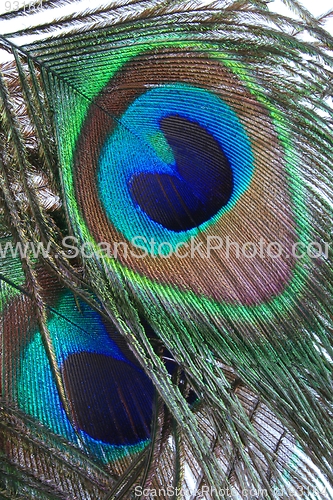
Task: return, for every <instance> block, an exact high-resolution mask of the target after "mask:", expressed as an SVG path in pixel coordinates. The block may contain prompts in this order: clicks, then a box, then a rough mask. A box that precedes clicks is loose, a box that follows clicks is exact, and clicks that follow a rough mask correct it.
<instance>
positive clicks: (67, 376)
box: [63, 352, 154, 445]
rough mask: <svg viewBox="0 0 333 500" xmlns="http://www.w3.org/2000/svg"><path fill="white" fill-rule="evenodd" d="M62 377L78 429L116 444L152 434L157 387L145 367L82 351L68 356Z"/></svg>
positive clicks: (128, 442)
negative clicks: (144, 370) (146, 372)
mask: <svg viewBox="0 0 333 500" xmlns="http://www.w3.org/2000/svg"><path fill="white" fill-rule="evenodd" d="M63 377H64V381H65V387H66V390H67V392H68V396H69V400H70V401H71V404H72V408H73V410H74V414H75V420H76V423H77V425H78V427H79V429H81V430H83V431H85V432H86V433H87V434H88V435H89V436H91V437H92V438H94V439H97V440H100V441H103V442H104V443H109V444H113V445H126V444H135V443H137V442H139V441H142V440H144V439H147V438H149V436H150V425H151V418H152V405H153V396H154V389H153V385H152V383H151V382H150V380H149V379H148V378H147V376H146V375H145V374H144V372H143V371H142V370H140V369H138V368H137V367H135V366H132V365H130V364H128V363H126V362H124V361H121V360H118V359H115V358H112V357H111V356H105V355H103V354H96V353H90V352H80V353H76V354H71V355H70V356H68V358H67V359H66V360H65V362H64V365H63Z"/></svg>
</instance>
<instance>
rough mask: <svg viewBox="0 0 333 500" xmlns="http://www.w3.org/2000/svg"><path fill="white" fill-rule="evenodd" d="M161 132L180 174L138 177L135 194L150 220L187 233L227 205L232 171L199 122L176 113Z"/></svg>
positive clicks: (131, 184)
mask: <svg viewBox="0 0 333 500" xmlns="http://www.w3.org/2000/svg"><path fill="white" fill-rule="evenodd" d="M160 128H161V130H162V132H163V133H164V135H165V137H166V139H167V141H168V143H169V145H170V147H171V149H172V151H173V154H174V158H175V163H176V167H175V173H174V174H173V175H170V174H165V173H153V172H141V173H139V174H136V175H134V176H133V177H132V178H131V180H130V182H129V189H130V193H131V196H132V199H133V200H134V201H135V202H136V203H137V204H138V205H139V206H140V208H141V209H142V210H143V211H144V212H145V213H146V214H147V215H148V216H149V217H150V219H152V220H153V221H155V222H158V223H159V224H161V225H162V226H164V227H165V228H167V229H170V230H172V231H176V232H179V231H186V230H189V229H192V228H194V227H197V226H199V225H200V224H202V223H203V222H205V221H207V220H209V219H210V218H211V217H213V216H214V215H215V214H216V213H217V212H218V211H219V210H220V209H221V208H222V207H223V206H225V205H226V204H227V203H228V201H229V200H230V197H231V195H232V191H233V174H232V170H231V167H230V164H229V161H228V159H227V158H226V156H225V154H224V153H223V151H222V149H221V147H220V145H219V144H218V142H217V141H216V140H215V139H214V137H213V136H212V135H211V134H210V133H209V132H207V130H206V129H205V128H204V127H202V126H201V125H199V124H198V123H195V122H191V121H189V120H187V119H186V118H184V117H181V116H179V115H172V116H168V117H166V118H163V119H162V120H161V122H160Z"/></svg>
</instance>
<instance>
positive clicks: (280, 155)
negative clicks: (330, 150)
mask: <svg viewBox="0 0 333 500" xmlns="http://www.w3.org/2000/svg"><path fill="white" fill-rule="evenodd" d="M212 52H213V51H212ZM117 56H118V57H117V59H116V63H114V62H113V59H112V57H110V60H108V64H107V65H106V64H105V66H104V67H103V69H102V72H103V73H102V74H103V79H104V81H105V82H106V83H105V84H104V85H103V86H101V88H100V89H99V91H98V92H96V93H95V95H92V97H93V102H92V104H90V105H85V103H81V106H79V109H80V113H81V114H80V117H79V116H78V115H77V118H76V119H74V122H75V123H77V126H79V130H77V127H76V128H75V139H74V138H73V141H72V149H71V151H68V155H70V158H68V155H67V160H66V161H65V181H66V187H67V191H68V192H69V193H71V195H70V196H69V198H68V202H69V209H70V211H71V214H72V216H73V220H75V224H77V228H78V230H79V231H80V232H81V234H84V235H85V238H86V237H88V238H90V239H92V240H93V242H94V244H95V247H96V248H98V245H99V244H103V243H105V242H106V243H108V244H110V245H112V247H113V248H115V247H116V248H117V249H120V251H118V250H117V252H116V261H117V262H118V264H119V266H120V267H119V269H122V271H121V272H125V273H129V276H131V278H130V279H131V280H132V281H133V283H134V286H135V284H139V283H140V285H139V286H144V287H148V288H150V289H151V287H154V289H155V290H156V291H157V293H158V294H161V293H162V294H163V293H166V294H168V293H169V292H170V294H171V295H170V297H172V300H173V299H174V298H178V297H179V300H180V301H184V300H185V301H187V300H188V301H191V302H193V298H194V299H195V301H196V304H197V306H198V309H199V310H202V307H206V306H205V304H206V305H207V307H209V308H213V309H214V308H216V311H218V310H219V308H220V306H222V307H223V308H225V310H226V312H227V314H228V315H229V314H231V315H233V314H234V312H236V315H238V311H239V307H241V308H242V307H243V308H244V307H245V309H244V313H245V315H246V316H247V317H248V319H249V318H250V316H251V310H248V309H247V307H248V306H250V307H252V306H258V307H260V306H261V305H263V304H265V303H269V302H271V301H272V300H275V299H277V298H281V297H282V296H283V293H284V292H285V291H286V290H287V289H288V287H290V286H292V282H293V276H294V273H295V272H297V271H295V269H296V267H297V265H296V263H295V259H293V257H290V256H289V255H288V253H289V251H290V250H291V247H292V245H293V244H295V242H297V241H298V240H299V239H306V238H307V236H306V234H307V230H306V226H304V224H302V225H300V224H299V220H298V219H299V211H300V210H305V208H304V206H302V203H303V201H302V196H301V190H302V186H301V185H300V184H299V181H298V179H297V178H296V176H295V175H294V174H293V169H294V167H295V165H296V162H297V156H296V154H294V153H292V146H291V139H290V137H289V135H288V132H287V131H286V126H285V124H284V121H283V117H282V115H281V113H280V112H279V111H278V110H277V109H275V108H274V106H273V105H272V104H270V102H269V101H268V100H267V99H266V98H265V96H264V94H263V93H262V92H261V91H260V88H259V86H258V85H257V84H256V82H255V81H253V79H251V78H250V77H249V76H248V75H247V73H246V69H245V68H243V67H242V66H241V65H240V64H238V63H237V62H236V61H232V60H230V59H227V58H225V57H224V56H223V54H220V53H213V54H212V55H211V54H209V53H208V54H207V53H206V52H204V51H203V50H201V49H200V48H199V47H188V46H184V47H177V48H176V47H174V48H173V47H170V48H169V49H167V50H166V49H164V48H160V47H159V46H158V45H157V46H156V48H155V49H154V50H149V51H147V50H142V51H141V52H139V53H137V54H135V55H134V56H133V57H131V58H128V57H124V60H125V62H124V63H123V64H121V62H122V58H121V55H119V54H118V53H117ZM107 74H109V78H107ZM87 78H89V77H88V76H87ZM88 84H89V80H88V81H87V82H86V83H85V89H87V87H88ZM86 91H87V90H86ZM82 107H84V112H83V113H82ZM74 116H75V114H74ZM58 120H59V124H61V129H63V128H64V127H65V129H66V128H67V132H68V134H73V132H74V129H72V124H73V116H72V115H71V121H70V123H67V118H66V117H63V116H62V111H61V109H59V116H58ZM59 126H60V125H59ZM60 140H61V137H60ZM296 193H297V194H296ZM281 211H283V217H281ZM263 234H264V235H265V244H266V245H267V244H268V243H269V242H272V241H273V242H274V241H278V242H279V243H280V244H281V245H282V246H283V249H284V252H283V254H282V255H278V256H277V255H275V254H273V255H271V256H269V257H267V256H266V257H265V259H262V258H260V257H259V256H256V257H254V258H248V255H246V252H245V251H244V253H241V255H239V256H237V257H238V258H237V259H235V258H234V254H235V245H238V247H239V248H242V249H245V250H247V246H248V245H250V247H251V245H257V246H258V245H259V242H260V240H261V237H262V235H263ZM152 242H153V244H152ZM210 245H211V246H213V251H212V252H210ZM228 245H229V247H228ZM125 247H126V251H125V252H123V251H121V249H124V248H125ZM217 247H218V248H217ZM250 250H251V248H250ZM248 253H249V251H248ZM179 254H180V255H179ZM208 254H209V258H207V255H208ZM230 255H231V258H230ZM110 265H111V267H112V266H113V265H114V262H110ZM132 272H134V274H132ZM143 283H144V284H143ZM158 290H160V291H158ZM168 291H169V292H168ZM282 300H283V299H282Z"/></svg>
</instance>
